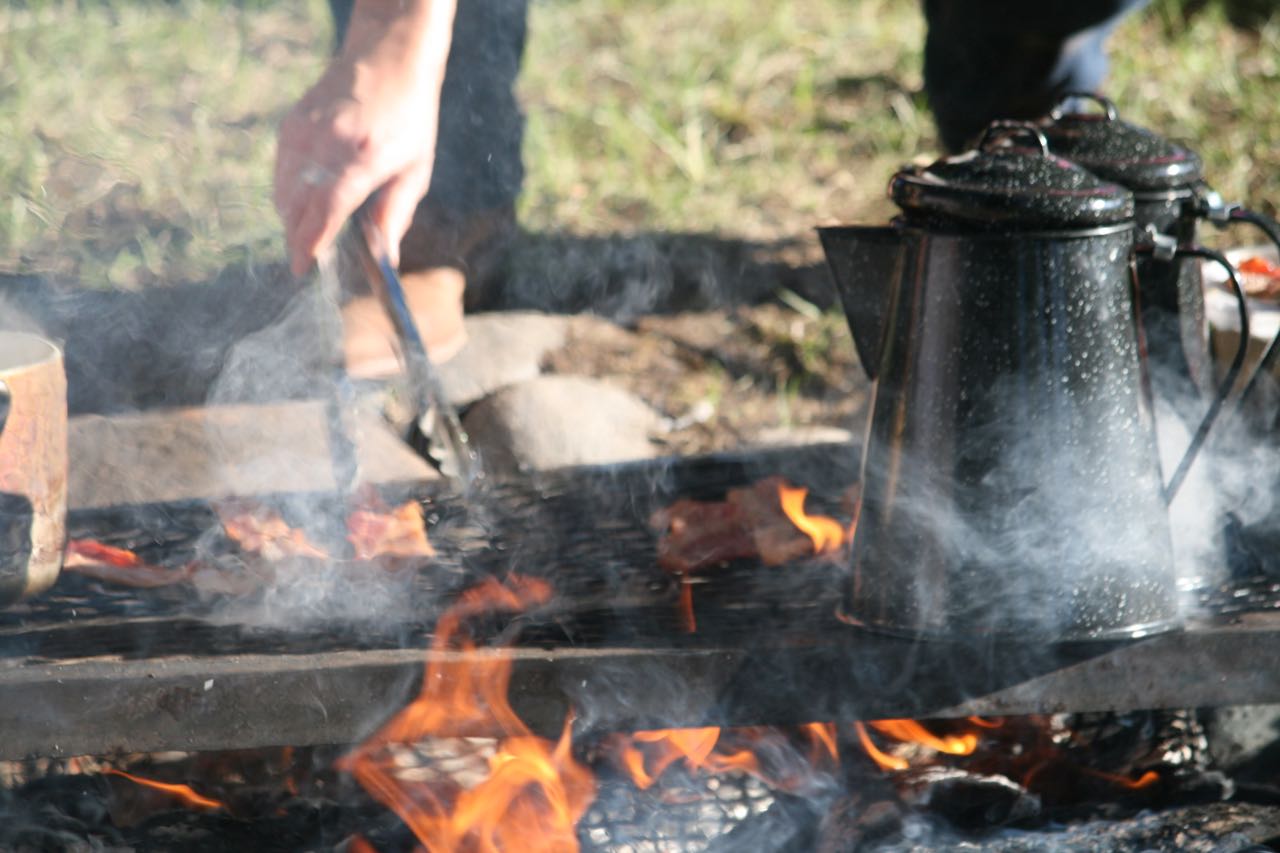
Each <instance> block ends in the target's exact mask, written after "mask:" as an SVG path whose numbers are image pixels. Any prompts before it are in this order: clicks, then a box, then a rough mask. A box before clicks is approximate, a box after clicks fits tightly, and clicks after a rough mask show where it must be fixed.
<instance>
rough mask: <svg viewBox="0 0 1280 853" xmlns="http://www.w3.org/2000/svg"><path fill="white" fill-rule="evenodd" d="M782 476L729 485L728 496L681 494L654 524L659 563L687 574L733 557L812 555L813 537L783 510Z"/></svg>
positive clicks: (769, 561) (779, 559)
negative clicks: (690, 496)
mask: <svg viewBox="0 0 1280 853" xmlns="http://www.w3.org/2000/svg"><path fill="white" fill-rule="evenodd" d="M786 485H787V483H786V480H784V479H783V478H782V477H768V478H766V479H764V480H760V481H758V482H756V483H753V484H752V485H750V486H746V487H743V488H737V489H730V490H729V492H728V494H727V495H726V496H725V500H723V501H693V500H687V499H682V500H678V501H676V502H675V503H673V504H671V506H669V507H666V508H664V509H660V510H658V511H657V512H655V513H654V514H653V515H652V516H651V517H650V519H649V524H650V526H651V527H653V528H654V529H655V530H657V531H658V532H659V533H660V538H659V539H658V565H659V566H661V567H662V568H663V569H665V570H667V571H669V572H677V573H681V574H688V573H691V572H696V571H700V570H702V569H707V568H711V567H713V566H716V565H719V564H721V563H724V562H727V561H729V560H738V559H753V558H758V559H760V560H761V561H763V562H764V563H765V564H766V565H769V566H777V565H781V564H783V563H786V562H789V561H791V560H795V559H800V558H802V557H808V556H812V555H813V553H814V551H813V542H812V540H810V538H809V537H808V536H807V535H805V533H804V532H803V531H801V530H799V529H798V528H797V527H796V526H795V524H793V523H792V521H791V519H789V518H787V516H786V514H785V513H784V512H783V511H782V501H781V498H780V494H781V487H783V486H786Z"/></svg>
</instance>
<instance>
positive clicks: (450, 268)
mask: <svg viewBox="0 0 1280 853" xmlns="http://www.w3.org/2000/svg"><path fill="white" fill-rule="evenodd" d="M514 231H515V209H514V207H512V206H510V205H506V206H503V207H500V208H493V209H490V210H484V211H479V212H476V213H473V214H470V215H467V216H465V217H463V216H459V215H456V214H449V213H445V212H443V211H439V210H435V209H432V208H429V207H428V206H427V205H422V206H420V207H419V208H418V211H417V213H416V214H415V215H414V219H413V224H412V225H411V226H410V227H409V231H408V233H407V234H405V238H404V240H403V241H402V242H401V244H400V279H401V281H402V282H403V283H404V289H405V299H406V300H407V301H408V303H409V310H410V311H411V312H412V313H413V316H414V318H415V319H416V320H417V323H418V331H419V333H420V334H421V335H422V340H423V343H424V344H425V345H426V348H427V354H428V355H429V356H430V357H431V360H432V361H434V362H437V363H439V362H444V361H448V360H449V359H450V358H452V357H453V356H454V355H456V354H457V352H458V351H459V350H460V349H462V346H463V344H465V343H466V340H467V336H466V329H465V327H464V326H463V323H462V313H463V294H464V292H465V291H466V289H467V286H468V285H469V284H470V285H471V286H473V287H475V286H478V285H481V284H483V283H484V282H485V281H486V280H487V279H488V278H489V277H490V276H491V275H492V273H493V271H494V267H495V266H496V264H497V260H498V258H499V257H500V255H501V250H502V248H503V247H504V246H505V245H506V243H507V241H508V239H509V238H510V237H511V235H512V234H513V233H514ZM342 321H343V351H344V354H345V357H346V364H347V373H348V374H350V375H351V376H355V377H359V378H363V379H376V378H382V377H385V376H390V375H393V374H395V373H397V372H398V371H399V370H400V369H401V365H400V356H399V353H398V351H397V349H396V343H395V332H394V330H393V329H392V328H391V322H390V320H389V319H388V318H387V315H386V312H384V311H383V310H382V306H381V305H379V304H378V302H377V300H376V298H375V297H374V296H373V295H372V294H370V293H368V292H367V291H364V292H361V293H358V294H355V295H353V296H352V297H351V298H350V300H349V301H348V302H347V303H346V304H345V305H344V306H343V308H342Z"/></svg>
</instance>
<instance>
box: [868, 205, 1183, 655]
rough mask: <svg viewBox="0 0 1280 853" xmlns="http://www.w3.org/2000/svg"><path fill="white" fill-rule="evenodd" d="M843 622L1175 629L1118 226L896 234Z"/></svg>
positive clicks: (1001, 630) (1081, 630)
mask: <svg viewBox="0 0 1280 853" xmlns="http://www.w3.org/2000/svg"><path fill="white" fill-rule="evenodd" d="M898 231H899V233H900V236H901V247H900V251H901V255H900V257H899V263H898V264H897V265H895V267H896V269H897V271H898V273H897V280H896V281H895V282H894V283H893V285H892V287H891V291H890V293H889V295H888V299H887V302H886V303H885V316H884V320H885V326H884V330H883V337H882V343H881V347H880V350H879V357H878V359H877V371H876V372H877V374H878V378H877V382H876V387H875V392H874V398H873V403H872V412H871V416H870V421H869V424H868V429H867V438H866V445H865V450H864V458H863V492H862V502H861V508H860V513H859V519H858V527H857V532H856V535H855V537H854V542H853V554H852V562H853V565H852V569H853V570H852V577H851V581H850V584H849V587H848V589H847V595H846V598H845V602H844V616H846V617H847V619H848V620H849V621H852V622H854V623H857V624H861V625H865V626H869V627H873V628H877V629H882V630H888V631H891V632H895V633H904V634H909V635H913V636H937V637H939V638H958V637H982V636H989V635H1006V634H1008V635H1017V636H1018V637H1019V638H1023V639H1029V638H1034V639H1039V640H1044V641H1075V640H1107V639H1115V638H1123V637H1135V636H1142V635H1145V634H1149V633H1154V632H1157V631H1161V630H1166V629H1170V628H1173V627H1175V626H1176V616H1177V611H1176V604H1175V594H1176V591H1175V577H1174V569H1173V560H1172V553H1171V545H1170V531H1169V522H1168V515H1167V512H1166V507H1165V504H1164V500H1163V496H1162V483H1161V478H1160V469H1159V462H1158V458H1157V451H1156V445H1155V435H1154V428H1153V423H1152V415H1151V411H1150V401H1149V399H1148V396H1147V394H1146V393H1145V392H1144V388H1143V382H1142V378H1141V374H1142V367H1141V364H1140V361H1139V352H1138V344H1137V335H1136V330H1135V318H1134V310H1133V300H1132V295H1131V285H1130V275H1129V266H1128V265H1129V261H1130V258H1131V257H1132V248H1133V240H1134V231H1133V229H1132V225H1131V224H1129V225H1121V226H1107V227H1103V228H1097V229H1094V230H1092V231H1082V232H1071V233H1053V234H1035V233H1032V234H1025V233H1024V234H1014V235H1001V234H939V233H934V232H932V231H925V230H922V229H919V228H916V227H912V226H909V225H905V224H899V225H898Z"/></svg>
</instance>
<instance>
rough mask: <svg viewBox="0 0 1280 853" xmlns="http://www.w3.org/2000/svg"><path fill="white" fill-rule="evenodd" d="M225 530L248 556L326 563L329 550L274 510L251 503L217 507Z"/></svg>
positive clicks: (270, 559) (274, 559)
mask: <svg viewBox="0 0 1280 853" xmlns="http://www.w3.org/2000/svg"><path fill="white" fill-rule="evenodd" d="M216 509H217V512H218V518H219V520H221V521H222V529H223V530H224V531H226V534H227V536H228V537H229V538H230V539H231V541H233V542H235V543H236V544H237V545H239V546H240V550H242V551H244V552H246V553H248V554H256V555H259V556H261V557H263V558H265V559H267V560H269V561H272V562H274V561H276V560H283V559H285V558H287V557H311V558H314V559H317V560H324V559H327V558H328V557H329V554H328V552H327V551H325V550H324V549H323V548H320V547H319V546H317V545H314V544H312V542H311V541H310V540H309V539H307V534H306V533H304V532H303V531H301V530H299V529H298V528H296V527H290V526H289V523H288V522H286V521H285V520H284V518H283V517H282V516H281V515H280V513H279V512H277V511H276V510H274V509H269V508H267V507H263V506H258V505H250V504H243V503H238V504H227V505H224V506H219V507H216Z"/></svg>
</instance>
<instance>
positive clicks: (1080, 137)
mask: <svg viewBox="0 0 1280 853" xmlns="http://www.w3.org/2000/svg"><path fill="white" fill-rule="evenodd" d="M1086 101H1092V102H1094V103H1095V104H1098V105H1099V106H1101V107H1102V108H1103V111H1102V112H1101V113H1097V112H1085V111H1084V103H1085V102H1086ZM1041 130H1043V131H1044V135H1045V137H1046V138H1047V139H1048V140H1049V147H1050V149H1051V150H1052V151H1053V152H1054V153H1055V154H1058V155H1060V156H1062V157H1066V158H1067V159H1068V160H1070V161H1072V162H1073V163H1079V164H1080V165H1081V166H1083V167H1084V168H1086V169H1088V170H1089V171H1090V172H1093V173H1094V174H1095V175H1097V176H1098V177H1100V178H1103V179H1105V180H1108V181H1115V182H1116V183H1117V184H1120V185H1121V186H1125V187H1128V188H1129V189H1131V190H1133V191H1134V192H1161V191H1169V190H1176V189H1184V188H1186V187H1189V186H1191V185H1192V184H1195V183H1196V182H1198V181H1199V180H1200V179H1201V178H1202V177H1203V164H1202V163H1201V161H1200V158H1199V157H1198V156H1197V155H1196V154H1195V152H1193V151H1190V150H1189V149H1186V148H1183V147H1182V146H1181V145H1178V144H1176V143H1174V142H1170V141H1169V140H1168V139H1165V138H1164V137H1163V136H1159V135H1157V134H1155V133H1152V132H1151V131H1150V130H1147V129H1146V128H1143V127H1138V126H1137V125H1134V124H1130V123H1129V122H1127V121H1121V120H1120V119H1119V118H1117V117H1116V106H1115V104H1113V103H1112V102H1111V101H1109V100H1108V99H1106V98H1104V97H1102V96H1100V95H1092V94H1073V95H1067V96H1066V97H1065V98H1063V99H1062V100H1061V101H1060V102H1059V103H1058V105H1057V106H1056V107H1054V108H1053V111H1052V112H1051V113H1050V114H1049V120H1048V121H1046V122H1044V123H1043V124H1042V125H1041Z"/></svg>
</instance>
